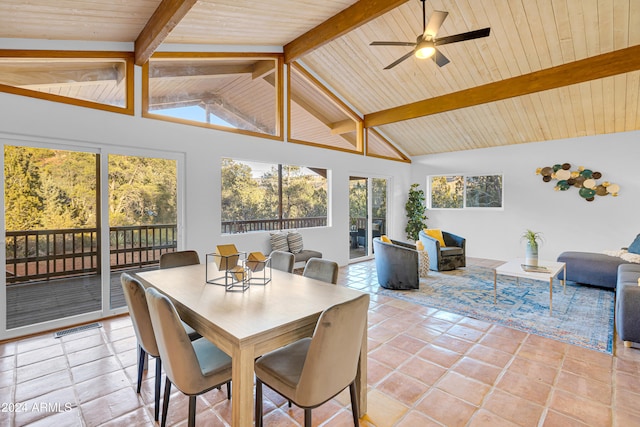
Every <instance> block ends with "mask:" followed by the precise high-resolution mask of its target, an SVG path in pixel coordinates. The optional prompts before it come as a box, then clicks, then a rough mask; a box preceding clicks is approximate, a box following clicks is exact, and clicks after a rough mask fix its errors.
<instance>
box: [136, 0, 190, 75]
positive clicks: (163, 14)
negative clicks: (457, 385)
mask: <svg viewBox="0 0 640 427" xmlns="http://www.w3.org/2000/svg"><path fill="white" fill-rule="evenodd" d="M197 2H198V0H162V3H160V5H159V6H158V8H157V9H156V10H155V12H153V15H151V18H149V21H148V22H147V25H145V27H144V28H143V29H142V31H141V32H140V35H138V38H137V39H136V41H135V64H136V65H143V64H145V63H146V62H147V61H148V60H149V58H151V55H153V52H155V50H156V49H157V48H158V46H160V44H162V42H163V41H164V39H165V38H167V36H168V35H169V33H170V32H171V30H173V29H174V28H175V26H176V25H178V23H179V22H180V20H181V19H182V18H184V17H185V15H186V14H187V13H188V12H189V11H190V10H191V8H192V7H193V6H194V5H195V4H196V3H197Z"/></svg>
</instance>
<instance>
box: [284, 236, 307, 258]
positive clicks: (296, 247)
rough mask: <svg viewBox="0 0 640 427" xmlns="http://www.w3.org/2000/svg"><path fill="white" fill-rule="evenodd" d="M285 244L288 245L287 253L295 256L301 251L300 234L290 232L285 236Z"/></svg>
mask: <svg viewBox="0 0 640 427" xmlns="http://www.w3.org/2000/svg"><path fill="white" fill-rule="evenodd" d="M287 243H288V244H289V252H291V253H292V254H294V255H295V254H297V253H299V252H300V251H302V249H303V244H302V234H300V233H297V232H291V233H289V234H287Z"/></svg>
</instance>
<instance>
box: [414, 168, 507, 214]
mask: <svg viewBox="0 0 640 427" xmlns="http://www.w3.org/2000/svg"><path fill="white" fill-rule="evenodd" d="M485 176H499V177H500V202H501V205H500V206H467V182H468V181H467V180H468V178H477V177H485ZM439 177H445V178H447V177H462V182H463V186H462V207H459V208H458V207H456V208H447V207H434V206H433V178H439ZM426 187H427V191H428V197H427V199H428V200H427V209H430V210H456V211H461V210H498V211H500V210H504V174H503V173H487V174H459V173H458V174H456V173H452V174H440V175H428V176H427V186H426Z"/></svg>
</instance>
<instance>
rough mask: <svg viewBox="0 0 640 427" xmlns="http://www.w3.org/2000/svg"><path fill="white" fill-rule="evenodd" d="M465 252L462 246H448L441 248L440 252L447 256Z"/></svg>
mask: <svg viewBox="0 0 640 427" xmlns="http://www.w3.org/2000/svg"><path fill="white" fill-rule="evenodd" d="M463 253H464V252H463V251H462V248H458V247H455V246H446V247H444V248H440V254H441V255H442V256H443V257H445V256H454V255H462V254H463Z"/></svg>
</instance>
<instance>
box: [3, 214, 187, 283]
mask: <svg viewBox="0 0 640 427" xmlns="http://www.w3.org/2000/svg"><path fill="white" fill-rule="evenodd" d="M176 244H177V228H176V225H175V224H163V225H141V226H127V227H111V228H110V229H109V252H110V259H111V261H110V263H111V269H112V270H118V269H124V268H131V267H143V266H145V265H151V264H156V263H158V262H159V260H160V256H161V255H162V254H163V253H165V252H172V251H174V250H175V249H176ZM5 247H6V276H7V284H13V283H20V282H26V281H33V280H51V279H54V278H60V277H72V276H82V275H96V274H99V273H100V266H101V264H100V257H99V247H100V239H99V234H98V229H96V228H83V229H73V228H72V229H59V230H28V231H7V233H6V238H5Z"/></svg>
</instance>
